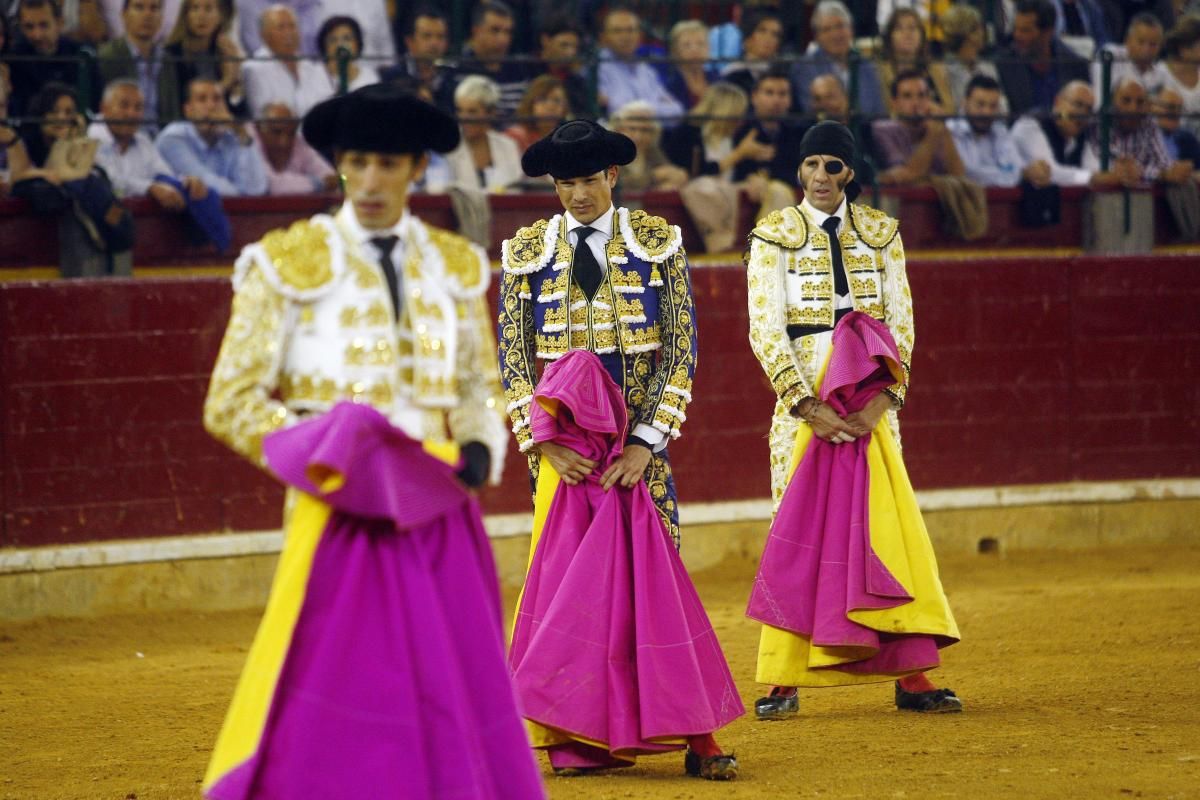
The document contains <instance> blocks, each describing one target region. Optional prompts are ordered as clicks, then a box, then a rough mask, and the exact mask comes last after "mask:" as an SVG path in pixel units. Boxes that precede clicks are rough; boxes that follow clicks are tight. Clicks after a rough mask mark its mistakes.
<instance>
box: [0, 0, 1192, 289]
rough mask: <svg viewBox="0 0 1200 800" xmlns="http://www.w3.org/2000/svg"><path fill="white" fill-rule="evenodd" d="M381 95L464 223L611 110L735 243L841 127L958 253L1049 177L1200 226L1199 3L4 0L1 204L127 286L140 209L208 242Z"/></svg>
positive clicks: (526, 185) (1051, 187)
mask: <svg viewBox="0 0 1200 800" xmlns="http://www.w3.org/2000/svg"><path fill="white" fill-rule="evenodd" d="M456 38H461V39H462V41H461V46H455V39H456ZM378 81H395V82H400V83H402V84H404V85H405V86H407V87H408V88H409V89H410V90H411V91H413V92H414V93H416V94H418V95H421V96H423V97H425V98H426V99H428V100H430V101H432V102H434V103H435V104H437V105H438V106H440V107H442V108H443V109H445V110H447V111H449V112H451V113H453V114H455V115H456V116H457V118H458V120H459V122H460V125H461V128H462V134H463V136H462V143H461V144H460V146H459V147H458V149H456V150H455V151H453V152H451V153H450V154H448V155H447V156H445V157H441V156H436V157H435V158H434V159H433V161H432V163H431V164H430V166H429V168H428V170H427V171H426V173H425V175H424V176H423V177H422V180H421V184H420V185H419V186H418V187H416V188H417V189H418V190H419V191H423V192H434V193H436V192H451V193H453V194H455V195H456V197H457V198H458V199H462V202H463V203H465V207H468V208H469V207H470V203H471V202H472V200H473V201H474V202H476V203H477V202H479V198H480V197H483V198H486V195H487V194H489V193H499V192H515V191H545V190H548V189H550V188H551V187H550V185H549V183H548V182H544V181H542V180H538V181H531V180H529V179H527V178H526V177H525V176H524V174H523V173H522V170H521V168H520V159H521V155H522V153H523V152H524V150H525V149H526V148H528V147H529V146H530V145H531V144H532V143H533V142H534V141H536V140H538V139H539V138H541V137H543V136H545V135H546V134H548V133H549V132H550V131H551V130H553V128H554V127H555V126H556V125H557V124H559V123H560V122H562V121H564V120H568V119H572V118H578V117H583V118H589V119H599V120H601V121H603V122H604V123H605V124H607V125H609V126H610V127H613V128H614V129H618V130H621V131H623V132H625V133H627V134H628V135H629V136H631V137H632V138H634V140H635V141H636V142H637V143H638V147H639V153H638V158H637V160H636V161H635V162H634V163H633V164H631V165H630V166H629V168H628V169H627V170H626V171H625V172H624V173H623V177H622V188H623V189H624V190H625V191H627V192H631V191H641V190H653V189H658V190H671V191H679V192H680V193H681V196H682V197H683V200H684V204H685V206H686V207H687V208H688V210H689V213H691V214H692V216H693V219H694V220H695V221H696V222H697V227H698V228H699V229H700V230H701V231H703V232H704V233H705V240H706V244H708V245H709V247H710V249H712V248H713V247H721V246H728V243H729V242H730V236H729V231H728V230H727V228H728V223H727V222H726V221H723V218H722V217H723V212H722V209H728V207H729V203H730V202H735V203H736V201H737V198H738V197H747V198H749V200H750V201H751V202H753V203H756V204H759V205H760V206H761V209H760V213H765V212H766V211H769V210H772V209H774V208H779V207H781V206H784V205H789V204H791V203H794V202H795V201H796V191H797V188H798V187H797V178H796V170H797V158H798V143H799V141H800V138H801V137H802V136H803V134H804V132H805V131H806V130H807V129H808V127H810V126H811V125H812V124H814V123H815V122H816V121H818V120H820V119H836V120H839V121H843V122H845V123H847V124H849V125H850V126H851V127H852V128H853V129H854V130H855V132H856V134H857V136H858V139H859V141H860V145H861V152H860V153H859V154H857V156H856V163H855V165H854V166H855V170H856V173H857V174H858V177H859V180H860V182H862V183H863V184H864V185H868V186H869V185H874V186H879V185H883V186H893V185H916V184H930V185H932V186H933V187H934V188H935V189H936V190H937V192H938V195H939V198H940V199H941V200H942V202H943V205H944V206H945V207H946V210H947V212H948V215H949V216H950V217H951V218H952V219H953V220H954V221H955V222H956V228H957V231H958V232H959V233H960V234H961V235H962V236H963V237H964V238H968V239H969V238H971V237H972V235H973V234H972V231H977V230H978V229H979V226H980V224H981V223H980V218H979V217H980V214H981V213H982V214H983V215H984V217H983V224H984V226H985V227H986V194H985V192H984V189H985V188H986V187H1017V186H1020V187H1022V191H1023V192H1025V195H1024V196H1023V199H1022V203H1023V205H1028V206H1029V208H1030V214H1029V220H1030V223H1029V224H1038V220H1039V219H1042V220H1043V221H1045V220H1052V219H1054V214H1053V209H1052V206H1053V204H1054V203H1055V202H1057V196H1056V195H1055V194H1054V192H1055V191H1056V187H1064V186H1086V185H1091V186H1108V187H1122V186H1123V187H1130V188H1132V187H1144V186H1147V185H1151V184H1155V183H1158V184H1162V185H1164V186H1165V187H1166V190H1167V191H1170V192H1171V193H1172V195H1171V196H1172V209H1173V210H1174V209H1176V208H1178V209H1180V211H1179V214H1178V216H1179V220H1181V222H1180V228H1181V230H1182V232H1183V233H1184V234H1185V236H1190V237H1192V238H1195V237H1196V236H1197V235H1198V234H1200V230H1196V228H1197V227H1200V222H1197V220H1200V199H1198V198H1197V190H1196V178H1197V167H1198V166H1200V141H1198V140H1197V134H1200V0H977V1H976V2H970V3H966V2H960V3H950V2H947V0H858V1H857V2H850V3H849V5H847V4H846V3H843V2H842V1H841V0H819V2H815V3H814V2H812V0H759V2H744V3H736V2H724V1H721V2H712V1H710V2H703V1H702V0H696V1H695V2H674V3H640V4H630V5H625V4H618V3H601V2H598V0H573V1H572V0H560V1H559V2H554V3H549V2H546V1H545V0H515V2H510V3H506V2H500V0H482V2H478V3H475V4H472V3H470V2H469V0H453V1H451V0H446V1H445V2H441V3H435V4H429V5H424V4H420V3H416V4H414V3H409V2H404V0H336V1H335V0H293V1H292V2H288V3H279V2H271V0H0V197H2V196H5V195H13V196H17V197H22V198H25V199H26V200H27V201H29V203H30V205H31V208H32V210H33V211H32V213H39V214H53V215H57V216H58V217H60V218H62V219H67V220H68V221H70V220H73V221H74V222H68V224H65V225H64V224H60V226H59V230H60V248H62V249H63V256H62V260H64V261H66V260H68V259H71V260H73V261H75V262H85V261H87V260H88V259H92V260H93V261H96V262H97V263H101V264H102V268H101V269H100V273H101V274H104V273H105V272H107V273H109V274H122V272H123V271H127V266H128V265H127V264H124V263H123V261H122V258H121V256H122V254H124V255H125V258H124V261H127V260H128V257H127V256H128V250H129V248H130V246H131V244H132V241H133V236H134V232H133V227H132V218H131V217H130V215H129V212H128V211H127V209H125V207H124V205H123V204H122V199H123V198H126V197H133V196H149V197H150V198H152V199H153V200H154V201H155V202H156V203H158V204H159V205H160V206H162V208H163V209H165V210H167V211H172V212H179V213H182V214H185V215H187V219H188V224H189V226H190V227H191V229H193V230H194V231H195V232H196V235H197V236H198V237H200V240H205V239H207V240H208V241H212V242H214V243H215V244H216V245H217V246H218V248H221V247H223V246H227V245H228V237H229V228H228V221H227V220H223V215H222V211H221V204H220V198H222V197H233V196H252V195H264V194H270V195H286V194H303V193H313V192H328V191H332V190H334V189H335V188H336V187H337V177H336V176H335V175H334V173H333V170H332V169H331V168H330V166H329V165H328V163H327V162H326V161H325V159H323V158H322V157H321V156H320V155H319V154H317V153H316V152H315V151H314V150H313V149H312V148H310V147H309V146H308V145H307V144H306V143H305V142H304V140H303V138H302V137H301V136H300V135H299V133H298V118H299V117H300V116H302V115H303V114H304V113H305V112H306V111H308V110H309V109H310V108H311V107H312V106H313V105H315V104H316V103H318V102H320V101H321V100H323V99H325V98H327V97H329V96H331V95H333V94H335V93H339V92H344V91H347V90H350V89H354V88H357V87H360V86H364V85H367V84H371V83H374V82H378ZM731 197H732V198H733V199H732V200H731ZM464 198H465V199H464ZM483 202H486V199H484V200H483ZM458 208H459V206H458V205H456V210H457V209H458ZM981 209H982V211H981ZM1023 214H1024V211H1023ZM1189 225H1190V226H1191V229H1189ZM72 230H73V231H74V234H72V233H71V231H72ZM72 235H73V236H74V238H73V239H72ZM81 269H82V270H83V272H82V273H81V274H88V273H89V269H90V268H89V267H87V266H84V267H81Z"/></svg>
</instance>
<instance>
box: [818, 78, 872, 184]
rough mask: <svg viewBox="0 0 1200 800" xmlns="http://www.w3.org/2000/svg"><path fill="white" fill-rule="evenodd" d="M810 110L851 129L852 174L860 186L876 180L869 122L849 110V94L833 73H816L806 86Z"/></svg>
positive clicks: (822, 118)
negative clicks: (853, 147) (852, 135)
mask: <svg viewBox="0 0 1200 800" xmlns="http://www.w3.org/2000/svg"><path fill="white" fill-rule="evenodd" d="M808 96H809V112H810V113H811V114H812V116H813V117H815V118H816V119H817V121H821V120H827V119H828V120H833V121H834V122H840V123H842V124H843V125H845V126H846V127H847V128H849V129H850V130H851V132H852V133H853V134H854V139H855V151H854V163H853V165H852V166H853V167H854V174H855V176H856V178H855V179H856V180H857V181H858V182H859V184H860V185H862V186H871V185H872V184H874V183H875V166H874V164H873V163H872V159H873V158H874V156H873V155H872V154H873V153H874V151H875V148H874V146H873V145H872V140H871V125H870V121H869V120H867V119H866V118H865V117H864V116H863V115H862V114H851V113H850V96H849V95H847V94H846V87H845V86H843V85H842V82H841V80H839V79H838V77H837V76H836V75H833V74H829V75H818V76H817V77H815V78H813V82H812V83H811V84H810V85H809V87H808Z"/></svg>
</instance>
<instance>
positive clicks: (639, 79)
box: [598, 6, 683, 124]
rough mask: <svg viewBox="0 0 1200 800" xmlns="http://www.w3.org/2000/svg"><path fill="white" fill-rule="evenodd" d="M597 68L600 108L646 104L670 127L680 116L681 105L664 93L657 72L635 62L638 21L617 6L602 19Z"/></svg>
mask: <svg viewBox="0 0 1200 800" xmlns="http://www.w3.org/2000/svg"><path fill="white" fill-rule="evenodd" d="M601 42H602V43H603V44H604V47H603V48H602V49H601V50H600V52H599V54H598V55H599V57H600V59H601V61H600V66H599V68H598V78H599V81H598V82H599V90H600V102H601V105H603V106H605V107H607V108H609V109H617V108H623V107H624V106H626V105H628V104H629V103H632V102H633V101H634V100H645V101H646V102H647V103H650V105H652V106H654V108H655V109H657V110H658V118H659V120H661V121H664V122H667V124H672V123H674V122H676V121H678V119H679V118H680V117H681V116H683V105H682V104H681V103H680V102H679V101H678V100H676V99H675V97H674V96H673V95H672V94H671V93H670V92H668V91H667V89H666V87H665V86H663V84H662V81H660V80H659V77H658V72H657V70H655V69H654V67H652V66H650V65H649V64H647V63H646V62H645V61H640V60H638V59H637V50H638V46H639V45H640V44H641V42H642V28H641V20H639V19H638V15H637V14H635V13H634V12H633V11H630V10H629V9H628V8H623V7H620V6H617V7H615V8H612V9H611V10H610V11H609V12H608V13H607V14H606V15H605V16H604V23H603V25H602V28H601Z"/></svg>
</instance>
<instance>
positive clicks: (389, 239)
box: [371, 236, 400, 319]
mask: <svg viewBox="0 0 1200 800" xmlns="http://www.w3.org/2000/svg"><path fill="white" fill-rule="evenodd" d="M399 240H400V237H399V236H378V237H376V238H374V239H372V240H371V244H373V245H375V247H376V249H378V250H379V266H380V267H382V268H383V276H384V277H385V278H387V285H388V293H389V294H391V296H392V311H393V313H394V314H395V315H396V319H399V318H400V276H399V275H397V274H396V265H395V264H393V263H392V250H393V248H395V246H396V242H398V241H399Z"/></svg>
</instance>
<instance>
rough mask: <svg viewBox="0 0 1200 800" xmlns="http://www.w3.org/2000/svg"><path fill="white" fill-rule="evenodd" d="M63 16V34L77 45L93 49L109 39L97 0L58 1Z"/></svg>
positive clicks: (106, 26)
mask: <svg viewBox="0 0 1200 800" xmlns="http://www.w3.org/2000/svg"><path fill="white" fill-rule="evenodd" d="M59 7H60V8H61V9H62V14H63V33H64V35H66V37H67V38H69V39H72V40H74V41H76V42H78V43H79V44H82V45H85V46H87V47H91V48H93V49H94V48H95V47H96V46H97V45H100V44H102V43H104V42H106V41H108V39H109V32H108V25H106V24H105V22H104V14H103V13H101V11H100V7H99V3H98V0H59Z"/></svg>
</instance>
